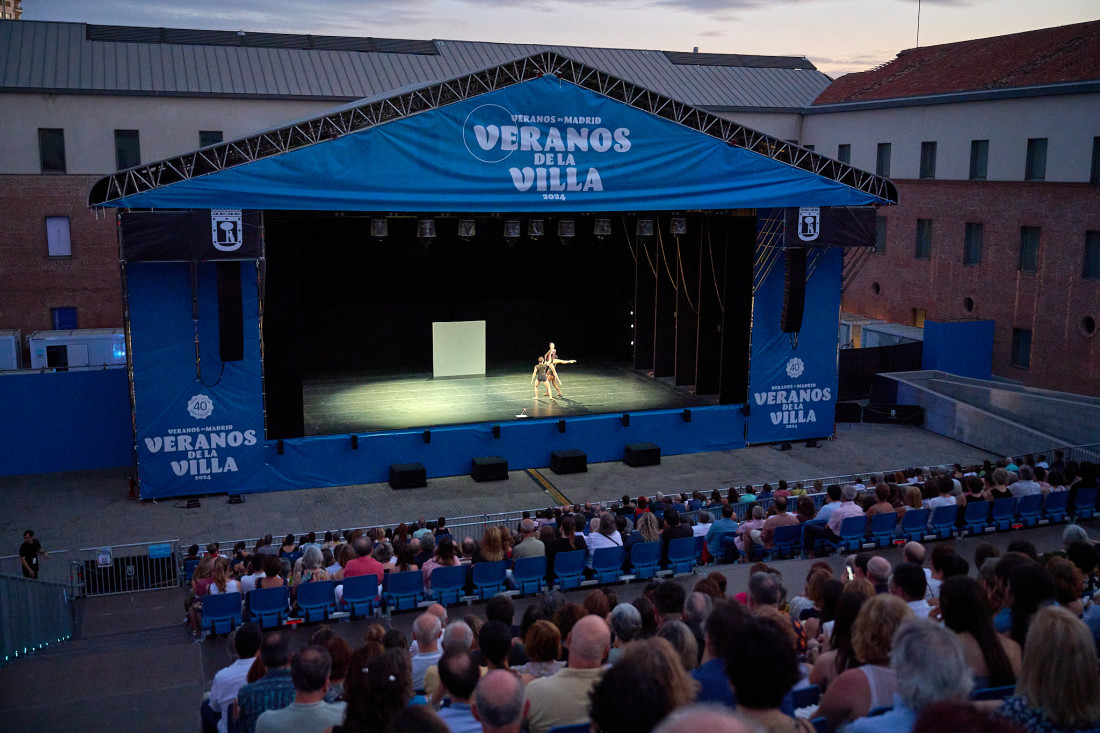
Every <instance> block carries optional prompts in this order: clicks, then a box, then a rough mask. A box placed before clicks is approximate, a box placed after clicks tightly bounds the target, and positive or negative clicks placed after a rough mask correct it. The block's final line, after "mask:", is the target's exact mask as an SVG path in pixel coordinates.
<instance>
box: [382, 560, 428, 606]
mask: <svg viewBox="0 0 1100 733" xmlns="http://www.w3.org/2000/svg"><path fill="white" fill-rule="evenodd" d="M432 572H433V574H434V573H435V571H432ZM385 581H386V592H385V593H383V594H382V600H383V602H384V603H385V604H386V608H387V609H389V610H390V611H391V612H392V611H407V610H410V609H413V608H416V606H417V604H419V603H420V602H421V601H422V600H424V571H423V570H407V571H405V572H403V573H386V576H385Z"/></svg>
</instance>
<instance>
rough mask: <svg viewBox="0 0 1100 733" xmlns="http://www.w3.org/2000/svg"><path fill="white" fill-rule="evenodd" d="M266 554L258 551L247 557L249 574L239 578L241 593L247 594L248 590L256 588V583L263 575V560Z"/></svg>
mask: <svg viewBox="0 0 1100 733" xmlns="http://www.w3.org/2000/svg"><path fill="white" fill-rule="evenodd" d="M266 559H267V556H266V555H264V554H263V553H260V552H254V553H252V557H250V558H248V568H249V571H250V572H249V574H248V575H245V576H244V577H242V578H241V580H240V584H241V593H242V594H244V595H247V594H248V592H249V591H250V590H255V589H256V583H258V582H259V581H260V579H261V578H263V577H264V560H266Z"/></svg>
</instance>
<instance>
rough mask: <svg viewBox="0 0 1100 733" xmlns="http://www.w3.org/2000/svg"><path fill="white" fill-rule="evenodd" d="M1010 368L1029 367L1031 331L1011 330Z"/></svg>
mask: <svg viewBox="0 0 1100 733" xmlns="http://www.w3.org/2000/svg"><path fill="white" fill-rule="evenodd" d="M1012 366H1015V367H1020V368H1021V369H1027V368H1028V367H1029V366H1031V330H1030V329H1027V328H1014V329H1012Z"/></svg>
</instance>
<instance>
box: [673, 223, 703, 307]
mask: <svg viewBox="0 0 1100 733" xmlns="http://www.w3.org/2000/svg"><path fill="white" fill-rule="evenodd" d="M676 270H677V272H678V275H679V281H680V282H682V283H683V284H684V300H686V301H687V304H688V308H690V309H691V312H692V313H694V314H696V315H699V311H698V310H697V309H696V308H695V304H694V303H692V302H691V289H690V288H688V283H687V278H686V277H685V276H684V258H683V257H682V256H681V254H680V236H679V235H677V236H676Z"/></svg>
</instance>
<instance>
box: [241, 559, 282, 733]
mask: <svg viewBox="0 0 1100 733" xmlns="http://www.w3.org/2000/svg"><path fill="white" fill-rule="evenodd" d="M269 557H271V558H273V559H274V560H275V561H276V562H278V561H279V558H278V557H275V556H274V555H269ZM260 661H261V662H262V663H263V666H264V668H265V669H266V670H267V671H266V672H265V673H264V676H263V677H261V678H260V679H258V680H256V681H255V682H253V683H251V684H247V685H245V686H243V687H241V688H240V690H238V691H237V711H238V715H237V731H239V732H240V733H254V731H255V730H256V719H257V718H259V717H260V714H261V713H263V712H265V711H267V710H279V709H280V708H285V707H286V706H287V705H289V704H290V703H291V702H292V701H293V700H294V681H293V680H292V679H291V673H290V647H289V645H288V643H287V638H286V635H285V634H284V633H283V632H281V631H270V632H268V633H267V635H265V636H264V638H263V641H262V642H260Z"/></svg>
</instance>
